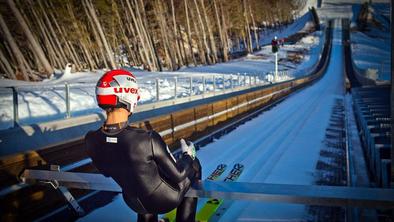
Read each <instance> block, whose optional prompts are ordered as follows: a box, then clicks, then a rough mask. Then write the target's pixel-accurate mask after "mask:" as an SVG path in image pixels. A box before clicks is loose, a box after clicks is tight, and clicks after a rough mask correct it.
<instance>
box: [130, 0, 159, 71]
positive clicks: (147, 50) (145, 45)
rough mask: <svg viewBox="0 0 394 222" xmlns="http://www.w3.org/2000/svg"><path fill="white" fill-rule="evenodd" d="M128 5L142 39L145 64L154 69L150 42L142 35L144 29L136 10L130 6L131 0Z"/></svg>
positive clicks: (139, 36)
mask: <svg viewBox="0 0 394 222" xmlns="http://www.w3.org/2000/svg"><path fill="white" fill-rule="evenodd" d="M126 3H127V7H128V9H129V12H130V14H131V17H132V19H133V22H134V25H135V26H134V27H135V30H136V32H137V33H138V38H139V39H140V43H141V45H142V48H143V50H142V52H143V54H144V56H145V62H146V63H147V64H148V66H150V67H152V66H153V65H152V61H151V59H150V56H149V46H148V44H147V41H148V40H147V39H146V38H144V36H143V34H142V30H141V29H142V28H143V27H140V25H139V22H138V21H137V18H136V15H135V13H134V9H133V8H132V7H131V4H130V0H127V1H126Z"/></svg>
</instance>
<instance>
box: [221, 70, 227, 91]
mask: <svg viewBox="0 0 394 222" xmlns="http://www.w3.org/2000/svg"><path fill="white" fill-rule="evenodd" d="M222 78H223V92H224V91H226V86H225V85H226V81H225V78H226V77H225V76H224V74H223V77H222Z"/></svg>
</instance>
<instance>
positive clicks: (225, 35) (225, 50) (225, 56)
mask: <svg viewBox="0 0 394 222" xmlns="http://www.w3.org/2000/svg"><path fill="white" fill-rule="evenodd" d="M219 3H220V13H221V15H222V21H223V41H224V44H223V59H224V61H225V62H227V61H228V51H229V50H228V49H229V48H230V43H229V37H228V31H227V28H228V23H227V20H226V16H225V13H224V10H223V4H222V1H220V2H219Z"/></svg>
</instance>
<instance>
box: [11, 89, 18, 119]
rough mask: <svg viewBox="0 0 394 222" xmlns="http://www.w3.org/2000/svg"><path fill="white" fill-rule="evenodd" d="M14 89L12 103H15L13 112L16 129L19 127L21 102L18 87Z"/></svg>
mask: <svg viewBox="0 0 394 222" xmlns="http://www.w3.org/2000/svg"><path fill="white" fill-rule="evenodd" d="M11 88H12V101H13V106H14V107H13V110H14V127H16V126H18V125H19V109H18V106H19V101H18V90H17V89H16V87H11Z"/></svg>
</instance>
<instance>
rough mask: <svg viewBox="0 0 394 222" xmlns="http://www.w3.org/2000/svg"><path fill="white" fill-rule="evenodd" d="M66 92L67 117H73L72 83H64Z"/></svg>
mask: <svg viewBox="0 0 394 222" xmlns="http://www.w3.org/2000/svg"><path fill="white" fill-rule="evenodd" d="M64 87H65V93H66V118H70V117H71V110H70V85H69V84H68V83H66V84H65V85H64Z"/></svg>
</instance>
